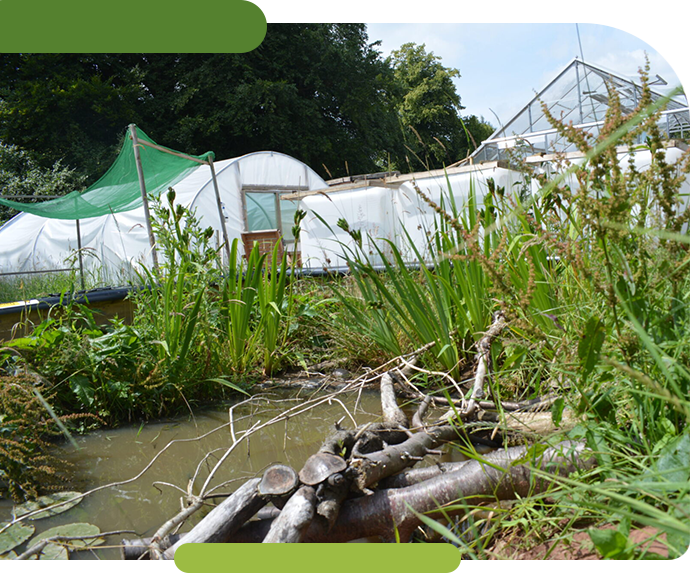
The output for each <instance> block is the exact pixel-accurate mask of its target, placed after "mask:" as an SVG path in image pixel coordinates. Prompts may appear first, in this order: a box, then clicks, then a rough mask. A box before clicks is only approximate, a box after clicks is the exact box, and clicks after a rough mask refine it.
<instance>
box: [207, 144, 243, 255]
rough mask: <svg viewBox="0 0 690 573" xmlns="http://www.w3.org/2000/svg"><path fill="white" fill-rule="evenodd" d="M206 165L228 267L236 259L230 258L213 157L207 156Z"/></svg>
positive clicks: (228, 241)
mask: <svg viewBox="0 0 690 573" xmlns="http://www.w3.org/2000/svg"><path fill="white" fill-rule="evenodd" d="M208 165H209V167H210V168H211V179H213V190H214V191H215V193H216V205H218V216H219V217H220V228H221V229H222V230H223V241H224V242H225V254H226V255H227V257H228V267H229V266H230V265H235V264H236V263H237V261H231V260H230V239H229V238H228V229H227V227H226V225H225V215H223V204H222V203H221V200H220V190H219V189H218V180H217V179H216V170H215V168H214V167H213V159H211V158H210V157H209V159H208Z"/></svg>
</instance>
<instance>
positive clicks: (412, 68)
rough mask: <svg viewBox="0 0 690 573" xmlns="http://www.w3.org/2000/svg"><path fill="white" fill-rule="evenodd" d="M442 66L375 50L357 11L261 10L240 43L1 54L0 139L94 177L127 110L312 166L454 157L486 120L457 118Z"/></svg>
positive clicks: (238, 149) (449, 72) (363, 168)
mask: <svg viewBox="0 0 690 573" xmlns="http://www.w3.org/2000/svg"><path fill="white" fill-rule="evenodd" d="M456 75H457V70H453V69H450V68H444V67H443V66H442V65H441V64H440V60H439V58H438V57H436V56H434V55H433V54H427V53H426V52H425V50H424V47H423V46H421V47H417V46H413V45H411V44H406V45H405V46H403V47H402V48H401V49H400V50H398V51H396V52H395V53H394V55H393V56H392V58H389V59H386V60H384V59H383V58H382V57H381V54H380V53H379V52H378V51H377V43H370V40H369V38H368V36H367V31H366V26H365V25H364V24H269V25H268V30H267V34H266V37H265V38H264V40H263V42H262V43H261V45H260V46H259V47H258V48H257V49H255V50H252V51H251V52H248V53H244V54H6V55H4V56H3V58H2V62H0V141H3V142H4V143H5V144H7V145H16V146H18V147H20V148H22V149H26V150H27V151H29V152H30V153H32V154H33V156H34V158H35V160H36V161H37V163H38V165H39V166H40V167H41V168H43V169H47V170H50V169H51V168H52V166H53V165H54V164H55V162H56V161H58V160H61V161H62V163H61V164H59V165H58V167H60V168H62V167H61V166H65V167H69V168H71V169H76V172H77V173H78V174H80V175H84V176H87V177H88V181H87V182H88V183H92V182H93V181H95V180H96V178H97V177H99V176H100V175H102V174H103V173H104V172H105V170H106V169H107V167H108V166H109V165H110V163H111V162H112V160H113V159H114V157H115V155H116V153H117V150H118V148H119V145H118V144H119V143H120V139H121V137H122V131H123V128H124V126H126V125H128V124H129V123H132V122H135V123H137V124H139V125H141V126H142V127H143V128H144V129H145V131H146V132H147V133H148V134H149V135H150V136H151V137H153V139H155V140H156V141H160V142H162V143H164V144H165V145H167V146H169V147H172V148H175V149H182V150H185V151H186V152H188V153H194V154H197V153H204V152H206V151H208V150H209V149H210V150H213V151H214V152H215V154H216V156H217V157H221V158H226V157H237V156H241V155H244V154H246V153H251V152H254V151H261V150H265V149H272V150H275V151H279V152H282V153H286V154H289V155H291V156H293V157H296V158H298V159H300V160H301V161H304V162H305V163H306V164H307V165H310V166H312V167H313V168H314V169H316V170H317V171H318V172H319V173H320V174H321V175H322V176H324V177H327V178H331V177H341V176H346V175H350V174H355V173H371V172H377V171H383V170H387V169H389V168H396V169H401V170H404V171H409V170H411V168H414V169H412V170H417V169H419V167H420V165H419V163H418V161H417V159H416V158H415V155H417V156H418V157H419V159H420V160H421V161H423V162H424V163H425V164H428V166H429V167H432V166H441V165H444V164H445V165H448V164H450V163H454V162H455V161H458V160H460V159H464V158H465V157H466V155H467V152H468V151H469V150H473V149H474V148H475V147H476V146H477V145H478V144H479V143H480V142H481V140H483V139H485V138H486V137H487V136H488V134H489V133H490V132H491V131H492V130H491V128H490V126H488V124H486V123H485V122H484V121H483V120H481V119H478V118H476V117H475V116H468V117H464V118H462V117H461V116H460V115H459V111H460V110H461V109H462V108H461V106H460V98H459V96H458V94H457V93H456V90H455V86H454V85H453V83H452V79H453V77H455V76H456Z"/></svg>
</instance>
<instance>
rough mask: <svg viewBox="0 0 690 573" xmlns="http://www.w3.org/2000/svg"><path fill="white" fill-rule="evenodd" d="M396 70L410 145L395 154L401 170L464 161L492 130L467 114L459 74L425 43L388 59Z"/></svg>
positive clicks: (398, 106) (405, 135) (396, 88)
mask: <svg viewBox="0 0 690 573" xmlns="http://www.w3.org/2000/svg"><path fill="white" fill-rule="evenodd" d="M387 63H388V64H389V65H390V67H391V68H392V69H393V89H392V92H393V94H394V98H393V101H394V105H395V109H396V111H397V115H398V121H399V123H400V130H401V134H402V137H403V142H404V146H405V149H404V150H403V152H402V153H401V154H399V155H396V156H395V160H394V165H395V167H396V168H397V169H401V170H410V171H419V170H420V169H435V168H440V167H443V166H444V165H450V164H452V163H455V162H456V161H459V160H460V159H464V158H465V157H466V156H467V155H469V154H470V153H471V152H472V151H474V150H475V149H476V148H477V146H478V145H479V144H480V143H481V142H482V141H483V140H484V139H486V138H487V137H488V136H489V135H491V133H492V131H493V129H492V128H491V126H489V125H488V124H487V123H485V122H484V121H483V120H480V119H478V118H477V117H476V116H469V117H466V118H462V117H461V116H460V111H461V110H462V109H464V108H463V107H462V106H461V105H460V96H459V95H458V93H457V91H456V89H455V84H454V83H453V79H454V78H458V77H460V72H459V71H458V70H456V69H455V68H446V67H444V66H443V65H442V64H441V58H439V57H438V56H435V55H434V54H433V52H427V51H426V49H425V45H424V44H422V45H421V46H420V45H416V44H413V43H407V44H403V45H402V46H401V47H400V49H398V50H394V51H393V52H392V54H391V56H390V57H389V58H388V59H387Z"/></svg>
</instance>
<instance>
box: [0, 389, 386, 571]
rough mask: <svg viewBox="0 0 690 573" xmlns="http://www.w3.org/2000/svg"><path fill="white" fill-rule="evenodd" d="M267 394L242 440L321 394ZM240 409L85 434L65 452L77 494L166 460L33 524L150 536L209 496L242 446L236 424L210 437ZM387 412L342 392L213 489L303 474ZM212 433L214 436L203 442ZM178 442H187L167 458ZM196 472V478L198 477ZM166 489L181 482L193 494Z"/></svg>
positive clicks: (246, 452)
mask: <svg viewBox="0 0 690 573" xmlns="http://www.w3.org/2000/svg"><path fill="white" fill-rule="evenodd" d="M261 396H262V397H256V396H255V398H254V400H253V401H252V402H251V403H249V404H246V405H240V406H237V407H236V408H235V409H234V411H233V419H234V432H235V435H238V433H239V432H241V431H242V430H243V429H246V428H249V427H251V426H252V425H253V424H255V423H257V422H259V421H260V422H267V421H269V420H271V419H272V418H274V417H275V416H276V415H278V414H279V413H281V412H283V411H285V410H287V409H289V408H292V407H294V406H295V405H298V404H304V403H305V402H306V401H307V400H308V399H309V398H312V397H314V394H313V391H311V392H310V393H307V392H306V391H305V390H304V389H303V388H302V389H301V390H299V391H295V390H271V391H268V392H267V393H266V394H263V395H261ZM264 397H265V399H264ZM231 405H232V404H226V405H221V406H217V407H214V408H212V409H207V410H204V411H201V412H198V413H195V414H194V415H191V414H190V415H188V416H186V417H183V418H179V419H175V420H167V421H157V422H152V423H145V424H137V425H132V426H128V427H121V428H117V429H113V430H100V431H95V432H92V433H90V434H88V435H85V436H76V437H75V439H76V442H77V444H78V446H79V449H78V450H75V449H74V448H73V447H72V446H69V445H66V446H63V447H61V448H60V449H59V451H58V452H57V453H58V455H60V456H62V457H64V458H65V459H66V460H67V461H68V462H70V463H71V464H72V465H73V474H74V480H73V482H72V483H70V484H69V485H68V488H67V489H70V490H76V491H82V492H83V491H87V490H91V489H94V488H96V487H98V486H102V485H105V484H111V483H115V482H122V481H125V480H129V479H130V478H133V477H134V476H136V475H138V474H139V473H141V472H142V470H144V468H145V467H146V466H147V465H148V464H149V463H150V462H151V461H152V460H153V459H154V457H155V456H156V455H159V454H160V455H159V457H158V458H157V459H156V461H155V463H153V465H151V467H150V469H148V470H147V471H146V472H145V473H144V474H143V475H142V476H141V477H140V478H138V479H137V480H136V481H133V482H131V483H127V484H122V485H117V486H115V487H110V488H107V489H104V490H101V491H98V492H96V493H94V494H92V495H89V496H87V497H86V498H85V499H84V500H83V501H82V502H81V503H80V504H79V505H77V506H76V507H74V508H72V509H71V510H69V511H67V512H65V513H63V514H60V515H56V516H54V517H51V518H47V519H41V520H36V521H33V522H31V523H32V524H33V525H35V526H36V533H37V534H38V533H40V532H42V531H45V530H47V529H50V528H52V527H55V526H57V525H63V524H68V523H75V522H86V523H92V524H94V525H97V526H98V527H99V528H100V530H101V531H114V530H123V529H125V530H132V531H134V532H135V533H129V534H123V535H118V536H113V537H111V538H109V539H108V542H109V543H112V544H115V543H116V542H119V541H120V539H122V538H123V537H125V538H135V537H150V536H151V535H153V534H154V533H155V531H156V530H157V529H158V528H159V527H160V526H161V525H162V524H163V523H164V522H165V521H167V520H168V519H170V518H171V517H172V516H174V515H175V514H176V513H177V512H178V511H179V509H180V503H181V499H182V498H183V497H184V491H186V490H187V488H188V487H191V489H192V491H193V492H194V493H198V492H199V490H200V488H201V486H202V484H203V483H204V481H205V479H206V477H207V476H208V475H209V472H210V470H211V468H212V467H213V466H214V465H215V463H216V461H217V460H218V459H219V458H220V457H221V456H222V455H223V453H224V452H225V450H226V449H227V447H228V446H229V445H230V444H231V443H232V432H231V428H230V427H229V426H227V425H226V427H223V428H221V429H219V430H217V431H215V432H212V433H210V434H209V432H211V431H212V430H214V429H216V428H219V427H221V426H223V425H224V424H227V423H228V420H229V408H230V406H231ZM355 406H356V407H355ZM380 410H381V405H380V401H379V396H378V393H374V392H362V393H361V394H359V395H358V393H357V392H351V393H347V394H340V395H338V396H337V400H331V402H330V403H328V402H325V403H323V404H320V405H317V406H316V407H314V408H313V409H311V410H309V411H308V412H306V413H303V414H301V415H299V416H294V417H290V418H289V419H288V420H287V421H285V420H281V421H280V422H277V423H275V424H273V425H271V426H269V427H267V428H265V429H264V430H262V431H260V432H258V433H256V434H253V435H251V437H250V438H249V439H248V440H247V441H245V442H243V443H242V444H241V445H240V446H239V447H238V448H237V449H235V450H234V451H233V452H232V454H231V455H230V456H229V457H228V459H227V460H225V462H224V464H223V465H222V466H221V468H220V470H219V471H218V472H217V474H216V475H215V477H214V479H213V482H212V483H213V484H214V485H220V484H223V483H224V482H229V483H227V484H226V485H223V486H222V487H220V488H219V489H218V491H217V493H218V494H227V493H229V492H232V491H234V489H236V488H237V487H239V485H241V484H242V483H243V480H245V479H248V478H251V477H256V476H257V475H261V474H262V472H263V470H264V469H265V468H266V467H267V466H269V465H270V464H272V463H274V462H282V463H286V464H288V465H291V466H292V467H294V468H295V469H296V470H298V471H299V469H300V468H301V466H302V464H303V463H304V461H305V460H306V459H307V458H308V457H309V456H310V455H311V454H313V453H314V452H315V451H316V450H317V449H318V448H319V446H320V445H321V443H322V442H323V440H324V438H326V437H327V436H328V434H329V433H330V432H331V431H332V430H333V427H334V424H335V423H336V422H338V421H340V423H341V424H342V426H343V427H346V428H348V427H349V428H352V427H354V422H353V419H352V418H354V421H356V423H357V424H364V423H367V422H374V421H379V420H380ZM351 416H352V417H351ZM206 434H209V435H206ZM204 435H206V437H203V438H200V437H201V436H204ZM174 440H177V441H176V442H175V443H173V444H172V445H170V446H169V447H168V448H167V449H166V450H165V451H164V452H162V453H161V451H162V450H163V449H164V448H165V446H166V445H167V444H169V443H170V442H172V441H174ZM179 440H185V441H179ZM205 456H208V457H207V459H206V461H202V460H204V457H205ZM195 474H196V479H193V478H194V476H195ZM233 480H234V481H233ZM159 482H165V483H167V484H172V485H174V486H177V487H179V488H181V489H182V490H184V491H180V490H178V489H175V488H173V487H171V486H169V485H163V484H161V483H159ZM11 509H12V504H11V503H10V502H7V501H5V500H3V501H0V521H6V520H8V519H10V515H11ZM209 509H210V508H209ZM203 513H205V512H203V510H202V512H198V513H197V515H195V516H193V518H192V520H190V521H191V524H193V523H196V522H198V520H199V519H200V518H201V517H202V515H199V514H203ZM191 524H190V523H188V524H186V525H185V527H183V531H185V530H188V529H189V528H190V527H191ZM95 557H96V556H95V555H94V554H93V553H91V552H89V551H82V552H78V553H72V554H71V555H70V559H90V558H95ZM98 557H99V558H101V559H119V558H120V552H119V549H118V548H116V547H113V548H110V549H99V550H98Z"/></svg>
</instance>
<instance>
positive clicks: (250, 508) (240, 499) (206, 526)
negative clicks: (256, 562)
mask: <svg viewBox="0 0 690 573" xmlns="http://www.w3.org/2000/svg"><path fill="white" fill-rule="evenodd" d="M260 481H261V479H260V478H254V479H250V480H249V481H247V482H245V483H244V484H243V485H242V486H240V487H239V488H238V489H237V490H236V491H235V493H233V494H232V495H231V496H230V497H229V498H227V499H226V500H224V501H223V502H222V503H221V504H220V505H218V506H216V507H215V508H214V509H213V510H212V511H211V512H210V513H209V514H208V515H207V516H206V517H204V518H203V519H202V520H201V521H200V522H199V523H198V524H197V525H196V526H195V527H194V528H192V530H191V531H190V532H189V533H187V535H185V537H184V539H181V540H179V541H178V542H177V543H175V545H173V546H172V547H169V548H168V549H166V550H165V551H164V552H163V559H174V558H175V551H177V548H178V547H180V545H182V544H183V543H219V542H222V541H223V539H226V538H227V537H228V536H230V535H232V534H233V533H234V532H235V531H237V530H238V529H239V528H240V527H241V526H242V524H243V523H244V522H245V521H247V520H248V519H249V518H250V517H252V516H253V515H254V514H255V513H256V512H257V511H259V510H260V509H261V508H262V507H263V506H264V505H266V500H265V499H263V498H262V497H261V495H260V494H259V491H258V485H259V482H260Z"/></svg>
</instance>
